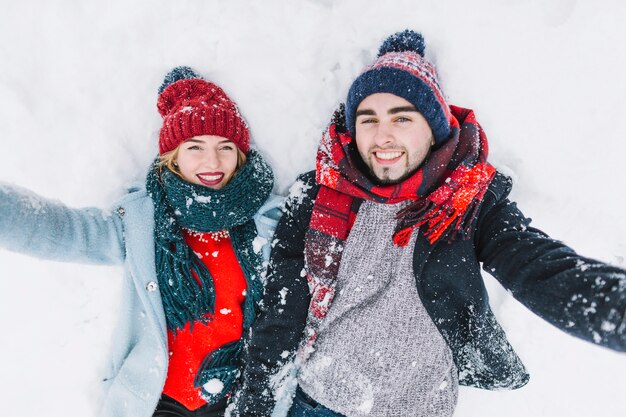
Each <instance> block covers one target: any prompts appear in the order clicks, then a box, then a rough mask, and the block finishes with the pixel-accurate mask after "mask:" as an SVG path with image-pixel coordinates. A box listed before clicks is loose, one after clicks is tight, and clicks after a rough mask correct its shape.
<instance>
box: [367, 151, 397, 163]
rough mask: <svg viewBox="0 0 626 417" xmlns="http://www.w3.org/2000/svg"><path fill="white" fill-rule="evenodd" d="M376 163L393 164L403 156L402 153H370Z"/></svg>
mask: <svg viewBox="0 0 626 417" xmlns="http://www.w3.org/2000/svg"><path fill="white" fill-rule="evenodd" d="M372 155H374V158H375V159H376V162H378V163H380V164H393V163H396V162H397V161H398V160H400V158H401V157H402V155H403V152H402V151H376V152H372Z"/></svg>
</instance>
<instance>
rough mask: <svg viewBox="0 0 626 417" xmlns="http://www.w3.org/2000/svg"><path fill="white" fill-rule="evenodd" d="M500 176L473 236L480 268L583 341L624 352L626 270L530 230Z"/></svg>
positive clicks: (559, 326) (509, 186)
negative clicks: (577, 251)
mask: <svg viewBox="0 0 626 417" xmlns="http://www.w3.org/2000/svg"><path fill="white" fill-rule="evenodd" d="M510 189H511V182H510V180H509V179H507V178H505V177H503V176H502V175H501V174H498V175H497V176H496V179H495V180H494V184H492V187H490V189H489V192H488V193H487V194H486V197H485V201H484V204H483V207H482V208H481V213H480V214H479V220H478V224H477V229H476V230H477V231H476V235H475V244H476V251H477V255H478V259H479V261H481V262H483V268H484V269H485V270H486V271H487V272H489V273H490V274H491V275H493V276H494V277H495V278H496V279H497V280H498V281H499V282H500V283H501V284H502V285H503V286H504V287H505V288H507V289H508V290H509V291H510V292H511V293H512V295H513V296H514V297H515V298H516V299H517V300H519V301H520V302H521V303H522V304H524V305H525V306H526V307H528V308H529V309H530V310H531V311H533V312H534V313H535V314H537V315H538V316H540V317H542V318H543V319H545V320H547V321H548V322H550V323H551V324H553V325H555V326H556V327H558V328H559V329H561V330H564V331H565V332H567V333H569V334H571V335H573V336H576V337H579V338H581V339H584V340H587V341H590V342H593V343H596V344H598V345H602V346H605V347H608V348H610V349H614V350H617V351H622V352H624V351H626V271H624V270H623V269H620V268H618V267H615V266H611V265H608V264H605V263H603V262H599V261H596V260H593V259H589V258H585V257H583V256H580V255H578V254H577V253H576V252H575V251H574V250H573V249H571V248H570V247H568V246H566V245H565V244H563V243H562V242H559V241H557V240H554V239H552V238H550V237H549V236H547V235H546V234H545V233H543V232H542V231H541V230H538V229H536V228H534V227H531V226H530V219H528V218H526V217H525V216H524V215H523V214H522V213H521V211H520V210H519V209H518V208H517V205H516V204H515V203H513V202H511V201H509V199H508V198H507V196H508V194H509V192H510Z"/></svg>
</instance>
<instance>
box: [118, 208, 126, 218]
mask: <svg viewBox="0 0 626 417" xmlns="http://www.w3.org/2000/svg"><path fill="white" fill-rule="evenodd" d="M117 214H119V215H120V217H122V216H123V215H124V214H126V210H124V207H118V208H117Z"/></svg>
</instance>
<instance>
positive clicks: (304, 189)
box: [232, 174, 317, 417]
mask: <svg viewBox="0 0 626 417" xmlns="http://www.w3.org/2000/svg"><path fill="white" fill-rule="evenodd" d="M316 190H317V189H316V188H315V185H314V177H313V176H312V175H310V174H304V175H302V176H301V177H299V178H298V180H297V181H296V183H295V184H294V185H293V186H292V187H291V189H290V195H289V197H288V198H287V200H286V202H285V208H284V213H283V216H282V217H281V219H280V221H279V222H278V226H277V227H276V232H275V234H274V240H273V242H272V246H273V248H272V254H271V257H270V265H269V268H268V274H267V283H266V286H265V296H264V298H263V306H262V311H261V313H260V315H259V317H258V318H257V320H256V322H255V323H254V324H253V326H252V329H251V332H250V337H249V340H248V343H247V344H246V348H245V351H244V357H243V364H244V369H243V378H242V382H241V386H240V389H239V392H238V393H237V394H236V396H235V400H234V403H235V407H234V410H233V413H232V415H234V416H246V417H252V416H255V417H256V416H269V415H271V412H272V409H273V408H274V405H275V401H276V400H275V393H274V388H275V387H274V386H273V383H274V382H275V381H276V379H278V376H277V375H278V374H279V373H281V370H282V371H283V372H284V371H285V369H284V368H287V367H286V366H285V365H286V364H287V363H288V362H289V361H290V360H291V359H293V356H294V354H295V352H296V350H297V349H298V347H299V344H300V341H301V339H302V335H303V331H304V327H305V322H306V316H307V311H308V306H309V301H310V295H309V289H308V284H307V280H306V277H305V275H304V273H303V272H302V271H303V269H304V238H305V233H306V230H307V228H308V224H309V220H310V217H311V209H312V206H313V198H314V196H315V195H316V193H315V192H313V191H316Z"/></svg>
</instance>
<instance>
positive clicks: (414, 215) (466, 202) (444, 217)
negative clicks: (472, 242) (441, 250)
mask: <svg viewBox="0 0 626 417" xmlns="http://www.w3.org/2000/svg"><path fill="white" fill-rule="evenodd" d="M495 174H496V169H495V168H494V167H493V166H491V165H489V164H486V163H478V164H476V165H474V166H473V167H472V168H468V167H465V166H460V167H458V168H457V169H455V170H454V171H453V172H452V174H451V175H450V177H449V178H448V179H447V180H446V181H445V182H444V184H443V185H441V186H440V187H439V188H437V189H436V190H435V191H434V192H433V193H432V194H430V195H429V196H428V197H426V198H424V199H421V200H418V201H416V202H415V203H413V204H411V205H410V206H408V207H406V208H404V209H402V210H400V211H399V212H398V214H397V215H396V218H398V219H399V221H398V226H397V228H396V231H395V232H394V237H393V242H394V244H396V245H397V246H406V245H407V244H408V243H409V239H410V238H411V234H412V233H413V231H414V230H415V229H416V228H418V227H421V226H423V225H426V226H427V227H426V231H425V233H424V234H425V235H426V237H427V238H428V241H429V242H430V243H431V244H433V243H435V242H436V241H437V240H439V239H440V238H442V237H447V238H448V240H450V239H453V238H454V236H455V235H460V236H461V237H465V236H467V235H468V234H469V231H470V228H471V224H472V222H473V221H474V219H475V218H476V215H477V214H478V208H479V207H480V202H481V201H482V199H483V197H484V195H485V192H486V191H487V188H488V187H489V184H490V183H491V180H492V179H493V177H494V176H495ZM451 226H452V227H451Z"/></svg>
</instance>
